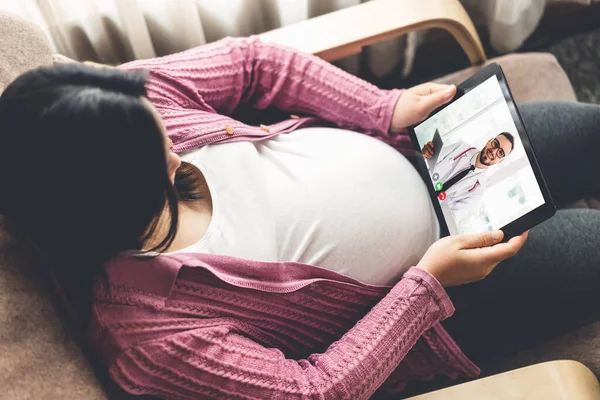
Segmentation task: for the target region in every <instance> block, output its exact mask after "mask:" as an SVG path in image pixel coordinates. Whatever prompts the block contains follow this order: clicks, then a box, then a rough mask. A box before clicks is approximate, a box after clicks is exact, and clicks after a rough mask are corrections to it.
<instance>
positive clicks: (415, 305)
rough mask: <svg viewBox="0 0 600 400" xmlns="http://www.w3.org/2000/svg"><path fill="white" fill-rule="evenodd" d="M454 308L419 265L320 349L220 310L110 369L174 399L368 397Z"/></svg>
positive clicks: (129, 386)
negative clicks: (257, 333)
mask: <svg viewBox="0 0 600 400" xmlns="http://www.w3.org/2000/svg"><path fill="white" fill-rule="evenodd" d="M453 311H454V308H453V306H452V303H451V302H450V299H449V298H448V296H447V295H446V293H445V291H444V289H443V288H442V287H441V285H440V284H439V282H437V280H436V279H435V278H433V277H432V276H431V275H429V274H428V273H427V272H425V271H423V270H421V269H416V268H413V269H411V270H409V271H408V272H407V273H406V274H405V276H404V278H403V279H402V280H401V281H400V282H399V283H398V284H397V285H396V286H395V287H394V288H392V290H391V291H390V292H389V293H388V295H387V296H386V297H384V298H383V299H382V300H381V301H380V302H379V303H378V304H377V305H376V306H375V307H373V308H372V310H371V311H370V312H369V313H368V314H367V315H366V316H365V317H364V318H363V319H362V320H361V321H359V322H358V323H357V324H356V325H355V326H354V327H353V328H352V329H350V330H349V331H348V332H347V333H346V334H345V335H344V336H343V337H342V338H341V339H340V340H339V341H337V342H335V343H333V344H332V345H330V346H329V348H328V349H327V350H326V351H324V352H323V353H321V354H312V355H311V356H309V357H307V358H306V359H300V360H296V359H289V358H286V357H285V356H284V354H283V353H282V352H281V351H279V350H278V349H274V348H267V347H264V346H262V345H260V344H259V343H257V342H255V341H253V340H251V339H250V338H249V337H248V333H249V332H251V331H250V330H248V329H251V328H249V327H244V326H243V325H240V324H236V323H235V321H231V320H230V319H223V320H221V321H219V319H218V318H217V319H215V320H216V321H214V322H213V323H212V324H209V325H205V326H203V327H202V328H197V327H194V328H190V329H189V330H186V331H184V332H178V333H173V334H170V335H166V337H161V338H160V339H157V340H150V341H148V342H145V343H143V344H140V345H136V346H133V347H130V348H128V349H127V350H126V351H125V352H124V353H122V354H121V355H120V356H119V357H118V358H117V359H116V361H115V362H114V363H113V364H112V366H111V368H110V373H111V375H112V376H113V378H114V379H115V380H116V381H117V383H119V385H120V386H121V387H123V388H124V389H125V390H127V391H128V392H131V393H133V394H138V395H141V394H152V395H157V396H160V397H164V398H168V399H196V398H227V399H237V398H244V399H323V400H325V399H332V400H333V399H335V400H337V399H368V398H369V397H370V396H371V395H372V394H373V393H374V392H375V391H376V390H377V388H378V387H379V386H380V385H381V384H382V383H383V382H384V381H385V379H386V378H387V377H388V376H389V375H390V374H391V373H392V371H393V370H394V369H395V368H396V367H397V366H398V364H399V363H400V362H401V361H402V359H403V358H404V357H405V356H406V355H407V353H408V351H409V350H410V349H411V347H412V346H413V345H414V344H415V343H416V341H417V339H418V338H419V337H420V336H421V335H422V334H423V333H424V332H425V331H427V330H428V329H429V328H431V327H432V326H433V325H434V324H436V323H437V322H439V321H440V320H442V319H445V318H447V317H448V316H450V315H451V314H452V313H453ZM245 333H246V335H245Z"/></svg>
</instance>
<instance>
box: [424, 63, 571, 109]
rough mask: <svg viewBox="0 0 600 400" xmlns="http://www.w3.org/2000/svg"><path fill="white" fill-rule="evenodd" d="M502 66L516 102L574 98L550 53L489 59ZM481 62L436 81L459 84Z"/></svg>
mask: <svg viewBox="0 0 600 400" xmlns="http://www.w3.org/2000/svg"><path fill="white" fill-rule="evenodd" d="M491 62H497V63H498V64H500V66H501V67H502V70H503V71H504V75H505V76H506V80H507V81H508V85H509V86H510V90H511V92H512V95H513V97H514V99H515V101H516V102H518V103H525V102H528V101H540V100H568V101H575V100H577V98H576V97H575V91H574V90H573V86H571V82H569V78H568V77H567V74H566V73H565V71H564V70H563V69H562V68H561V66H560V64H559V63H558V61H556V58H555V57H554V56H553V55H552V54H549V53H517V54H508V55H506V56H502V57H497V58H494V59H492V60H488V62H487V63H485V65H487V64H489V63H491ZM481 68H482V66H476V67H470V68H466V69H463V70H461V71H458V72H455V73H453V74H450V75H446V76H444V77H442V78H440V79H437V80H436V82H441V83H454V84H458V83H460V82H462V81H464V80H465V79H467V78H468V77H470V76H471V75H473V74H474V73H475V72H476V71H478V70H479V69H481Z"/></svg>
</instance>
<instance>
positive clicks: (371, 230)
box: [265, 128, 439, 284]
mask: <svg viewBox="0 0 600 400" xmlns="http://www.w3.org/2000/svg"><path fill="white" fill-rule="evenodd" d="M266 146H270V147H271V148H270V150H271V151H272V153H271V154H270V157H269V158H270V162H269V163H273V165H278V166H279V167H276V168H273V169H271V173H269V172H268V171H269V170H270V169H269V168H266V169H265V171H267V173H266V179H267V181H268V182H269V185H268V187H269V188H270V190H269V196H268V197H269V201H270V202H271V206H272V207H271V210H272V211H273V214H274V215H273V221H274V223H275V225H276V232H277V241H278V249H277V253H278V256H277V258H278V259H279V260H280V261H298V262H303V263H308V264H313V265H317V266H319V267H322V268H327V269H331V270H334V271H337V272H340V273H342V274H345V275H347V276H350V277H353V278H355V279H358V280H360V281H362V282H365V283H370V284H393V283H395V282H396V281H398V280H399V279H400V278H401V276H402V274H403V273H404V272H405V271H406V270H407V269H408V268H410V267H411V266H414V265H415V264H416V263H417V262H418V261H419V260H420V258H421V257H422V256H423V254H424V253H425V251H426V250H427V248H428V247H429V246H430V245H431V243H433V241H435V240H436V239H437V237H438V235H439V233H438V225H437V220H436V217H435V212H434V211H433V207H432V205H431V201H430V198H429V195H428V193H427V189H426V187H425V184H424V183H423V181H422V179H421V178H420V176H419V174H418V173H417V171H416V170H415V169H414V168H413V166H412V165H411V164H410V163H409V162H408V160H406V158H405V157H403V156H402V155H401V154H400V153H398V152H397V151H396V150H394V149H393V148H391V147H390V146H388V145H386V144H384V143H382V142H380V141H378V140H376V139H373V138H370V137H367V136H365V135H361V134H357V133H355V132H350V131H345V130H340V129H331V128H308V129H302V130H299V131H296V132H294V133H293V134H290V135H281V136H279V137H278V138H277V139H276V140H274V141H273V143H267V144H266ZM281 166H285V167H284V168H285V171H284V173H283V174H282V173H281V172H282V171H281V168H282V167H281Z"/></svg>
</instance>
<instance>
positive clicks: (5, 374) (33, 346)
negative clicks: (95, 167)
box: [0, 13, 106, 400]
mask: <svg viewBox="0 0 600 400" xmlns="http://www.w3.org/2000/svg"><path fill="white" fill-rule="evenodd" d="M51 63H52V54H51V49H50V45H49V43H48V41H47V40H46V38H45V36H44V35H43V33H42V31H41V30H40V29H38V28H37V27H35V26H34V25H32V24H29V23H27V22H25V21H23V20H21V19H18V18H14V17H13V16H11V15H8V14H1V13H0V92H1V91H2V89H4V88H5V87H6V86H7V85H8V84H9V83H10V82H11V81H12V80H13V79H15V78H16V77H17V76H19V75H20V74H21V73H23V72H25V71H27V70H30V69H32V68H35V67H37V66H40V65H50V64H51ZM17 260H18V261H17ZM25 263H26V261H25V258H24V257H22V256H20V255H19V254H18V252H17V251H16V249H15V248H14V246H12V245H11V243H10V241H9V240H8V238H7V235H6V234H5V233H3V231H2V229H1V225H0V371H1V373H0V398H2V399H11V400H19V399H104V398H106V396H105V395H104V392H103V391H102V389H101V388H100V385H99V384H98V382H97V381H96V378H95V377H94V375H93V373H92V370H91V368H90V366H89V365H88V364H87V362H86V360H85V358H84V357H83V355H82V354H81V352H80V351H79V349H78V348H77V347H76V346H75V344H74V343H73V342H72V341H71V340H69V339H68V338H67V336H66V334H65V331H64V330H63V328H62V325H61V323H60V321H59V319H58V317H57V315H56V312H55V310H54V307H53V306H52V303H51V302H50V301H49V300H48V299H47V298H46V297H45V296H43V295H42V294H41V293H42V292H41V290H39V287H37V286H36V282H35V279H34V278H33V277H32V276H30V275H29V274H28V273H27V272H26V271H25V266H26V265H25Z"/></svg>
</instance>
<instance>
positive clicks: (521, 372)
mask: <svg viewBox="0 0 600 400" xmlns="http://www.w3.org/2000/svg"><path fill="white" fill-rule="evenodd" d="M531 399H533V400H538V399H539V400H599V399H600V384H599V383H598V379H596V376H595V375H594V374H593V373H592V371H590V370H589V369H588V368H587V367H586V366H584V365H583V364H581V363H579V362H576V361H566V360H563V361H551V362H546V363H542V364H536V365H532V366H530V367H525V368H521V369H517V370H514V371H509V372H505V373H503V374H499V375H494V376H490V377H488V378H483V379H479V380H476V381H473V382H469V383H463V384H462V385H456V386H453V387H449V388H447V389H443V390H438V391H435V392H431V393H427V394H424V395H421V396H416V397H411V398H410V399H406V400H531Z"/></svg>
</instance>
